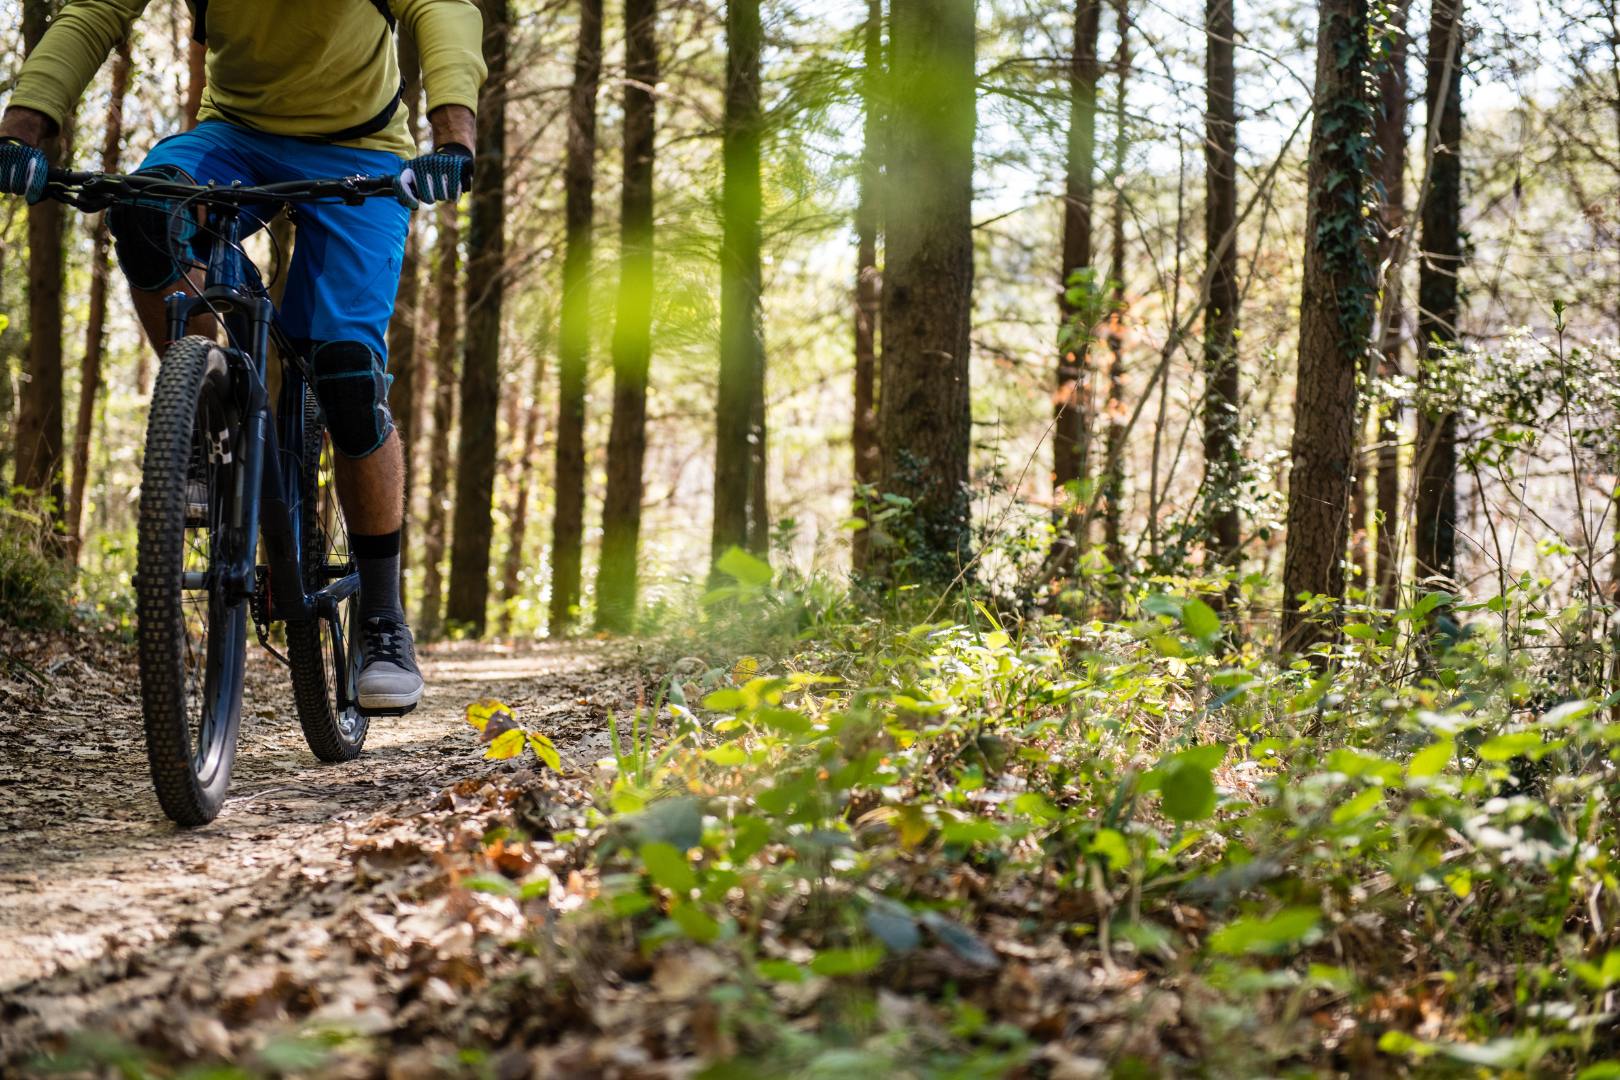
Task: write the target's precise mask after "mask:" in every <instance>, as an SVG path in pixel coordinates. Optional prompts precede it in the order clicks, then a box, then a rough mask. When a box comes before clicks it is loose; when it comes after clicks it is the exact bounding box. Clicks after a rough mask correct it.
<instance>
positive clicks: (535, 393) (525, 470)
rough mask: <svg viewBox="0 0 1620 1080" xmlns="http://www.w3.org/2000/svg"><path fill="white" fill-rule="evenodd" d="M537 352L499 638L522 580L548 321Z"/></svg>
mask: <svg viewBox="0 0 1620 1080" xmlns="http://www.w3.org/2000/svg"><path fill="white" fill-rule="evenodd" d="M543 325H544V326H545V329H544V330H543V332H542V336H541V340H540V341H539V342H538V343H537V344H538V346H539V347H538V348H536V349H535V351H534V372H533V374H532V375H531V376H530V387H529V405H528V408H527V409H525V410H524V411H523V436H522V441H521V442H519V444H518V452H517V455H516V459H515V462H514V468H513V470H512V473H513V476H512V488H513V490H514V491H515V492H516V494H515V495H514V496H513V498H512V512H511V515H510V518H509V520H510V522H511V525H510V531H511V534H512V535H511V537H510V539H509V540H508V542H507V545H506V558H505V559H504V560H503V561H502V564H501V601H500V623H499V630H498V631H497V633H499V634H500V635H501V636H502V637H505V636H507V635H509V634H510V633H511V632H512V609H513V608H514V607H515V606H516V603H517V597H518V592H519V590H520V589H521V588H522V584H523V582H522V579H523V563H524V559H523V546H524V542H525V541H526V540H527V539H528V535H529V492H530V491H532V490H533V489H534V479H533V473H534V453H535V450H536V449H537V448H538V447H539V445H540V423H541V418H542V417H543V416H544V415H545V408H544V405H543V401H542V397H541V393H540V391H541V390H542V389H543V388H544V386H545V381H546V358H547V357H548V356H549V355H550V351H551V350H550V348H549V345H550V343H549V342H548V341H547V340H546V338H547V337H549V336H550V326H549V321H548V322H546V323H543Z"/></svg>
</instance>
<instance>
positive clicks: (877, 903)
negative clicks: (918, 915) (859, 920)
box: [865, 897, 922, 953]
mask: <svg viewBox="0 0 1620 1080" xmlns="http://www.w3.org/2000/svg"><path fill="white" fill-rule="evenodd" d="M865 921H866V928H867V929H868V930H870V931H871V932H872V936H873V937H875V938H877V939H878V940H879V941H881V942H883V944H884V945H885V946H887V947H888V949H889V951H890V952H897V953H906V952H910V951H911V950H912V949H915V948H916V947H917V944H918V943H919V942H920V941H922V934H921V933H920V932H919V931H918V930H917V920H916V919H914V918H912V916H911V912H910V911H909V910H908V909H907V908H906V906H905V905H904V904H901V903H898V902H896V901H894V900H890V899H888V898H887V897H878V898H877V899H875V900H873V901H872V903H871V904H870V905H869V906H868V907H867V909H866V916H865Z"/></svg>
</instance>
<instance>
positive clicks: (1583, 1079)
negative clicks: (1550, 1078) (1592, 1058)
mask: <svg viewBox="0 0 1620 1080" xmlns="http://www.w3.org/2000/svg"><path fill="white" fill-rule="evenodd" d="M1575 1080H1620V1061H1600V1062H1598V1063H1597V1064H1595V1065H1588V1066H1587V1067H1586V1068H1584V1069H1582V1070H1581V1071H1580V1072H1578V1073H1576V1074H1575Z"/></svg>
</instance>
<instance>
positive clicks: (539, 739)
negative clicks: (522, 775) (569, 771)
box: [528, 731, 562, 772]
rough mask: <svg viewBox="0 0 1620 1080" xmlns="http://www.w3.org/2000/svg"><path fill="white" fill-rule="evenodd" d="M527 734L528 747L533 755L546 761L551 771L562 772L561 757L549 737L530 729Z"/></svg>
mask: <svg viewBox="0 0 1620 1080" xmlns="http://www.w3.org/2000/svg"><path fill="white" fill-rule="evenodd" d="M528 735H529V748H530V749H532V750H533V751H534V756H535V757H537V758H539V759H540V760H541V761H543V762H545V763H546V766H547V767H548V768H549V769H551V771H552V772H562V758H561V757H560V756H559V755H558V753H557V746H556V744H555V743H553V742H552V741H551V740H550V739H548V738H546V737H545V736H544V735H542V734H540V733H539V732H538V731H531V732H529V733H528Z"/></svg>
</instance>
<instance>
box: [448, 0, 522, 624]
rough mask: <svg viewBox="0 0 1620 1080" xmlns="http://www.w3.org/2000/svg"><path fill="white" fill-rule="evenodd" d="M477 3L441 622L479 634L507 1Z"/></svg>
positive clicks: (498, 296) (494, 374) (502, 185)
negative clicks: (452, 493) (456, 417)
mask: <svg viewBox="0 0 1620 1080" xmlns="http://www.w3.org/2000/svg"><path fill="white" fill-rule="evenodd" d="M482 3H483V8H484V62H485V63H486V64H487V65H488V66H489V75H488V77H487V78H486V79H485V81H484V86H483V89H482V90H480V91H479V94H478V169H477V173H476V178H475V180H474V181H473V186H474V190H473V197H472V211H471V214H470V215H469V217H468V228H467V282H466V285H467V338H466V342H465V345H464V356H463V358H462V368H461V415H462V422H461V429H460V438H459V439H458V441H457V444H456V456H457V459H458V460H457V470H456V513H455V532H454V540H453V543H452V547H451V551H450V598H449V603H448V604H447V605H446V618H447V620H448V621H449V622H450V623H451V624H453V625H456V626H458V627H462V628H465V629H466V630H467V631H468V632H469V633H471V634H472V635H474V636H481V635H482V634H483V632H484V624H485V619H486V617H487V609H488V607H489V549H490V544H491V540H492V535H491V533H492V529H493V525H494V521H493V515H492V513H491V505H490V504H491V500H492V499H493V498H494V495H495V456H496V455H495V442H496V437H497V434H498V431H497V428H498V425H497V424H496V422H495V406H496V403H497V402H498V401H499V400H500V391H501V301H502V298H503V294H504V293H505V290H506V280H505V261H506V90H507V86H506V69H507V31H508V20H507V0H482Z"/></svg>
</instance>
